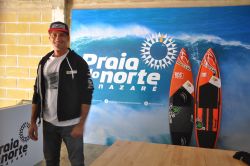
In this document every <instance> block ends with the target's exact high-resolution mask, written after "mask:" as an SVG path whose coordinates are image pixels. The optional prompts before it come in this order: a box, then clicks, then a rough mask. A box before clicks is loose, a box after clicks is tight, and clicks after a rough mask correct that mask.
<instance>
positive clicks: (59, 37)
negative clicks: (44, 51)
mask: <svg viewBox="0 0 250 166" xmlns="http://www.w3.org/2000/svg"><path fill="white" fill-rule="evenodd" d="M49 40H50V41H51V43H52V45H53V47H54V50H58V51H60V50H64V49H67V48H68V43H69V35H67V34H66V33H64V32H60V31H52V32H51V33H50V34H49Z"/></svg>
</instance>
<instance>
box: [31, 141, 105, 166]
mask: <svg viewBox="0 0 250 166" xmlns="http://www.w3.org/2000/svg"><path fill="white" fill-rule="evenodd" d="M107 148H108V146H104V145H96V144H84V155H85V166H90V164H91V163H92V162H93V161H94V160H95V159H96V158H97V157H99V156H100V155H101V154H102V153H103V152H104V151H105V150H106V149H107ZM35 166H46V164H45V161H44V160H43V161H41V162H39V163H38V164H36V165H35ZM60 166H70V162H69V159H68V153H67V149H66V147H65V144H64V143H63V144H62V148H61V160H60Z"/></svg>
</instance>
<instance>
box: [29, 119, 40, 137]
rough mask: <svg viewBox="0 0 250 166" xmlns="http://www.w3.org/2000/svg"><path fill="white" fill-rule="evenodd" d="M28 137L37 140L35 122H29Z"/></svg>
mask: <svg viewBox="0 0 250 166" xmlns="http://www.w3.org/2000/svg"><path fill="white" fill-rule="evenodd" d="M29 137H30V138H31V139H32V140H34V141H37V140H38V128H37V125H36V123H31V124H30V127H29Z"/></svg>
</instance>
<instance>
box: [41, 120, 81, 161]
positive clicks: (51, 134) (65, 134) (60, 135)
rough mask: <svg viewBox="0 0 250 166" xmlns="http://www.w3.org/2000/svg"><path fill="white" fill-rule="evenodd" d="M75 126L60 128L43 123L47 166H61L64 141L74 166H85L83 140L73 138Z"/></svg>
mask: <svg viewBox="0 0 250 166" xmlns="http://www.w3.org/2000/svg"><path fill="white" fill-rule="evenodd" d="M73 127H74V125H73V126H66V127H58V126H54V125H53V124H51V123H49V122H46V121H43V153H44V157H45V160H46V166H59V165H60V151H61V143H62V141H63V142H64V143H65V145H66V148H67V151H68V156H69V160H70V163H71V165H72V166H84V154H83V138H82V137H81V138H73V137H71V135H70V133H71V131H72V129H73Z"/></svg>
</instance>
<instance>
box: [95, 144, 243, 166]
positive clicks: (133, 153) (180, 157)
mask: <svg viewBox="0 0 250 166" xmlns="http://www.w3.org/2000/svg"><path fill="white" fill-rule="evenodd" d="M234 154H235V151H228V150H219V149H206V148H198V147H187V146H176V145H166V144H153V143H145V142H131V141H117V142H115V143H114V144H113V145H112V146H111V147H109V148H108V149H107V150H106V151H105V152H104V153H103V154H102V155H101V156H100V157H98V158H97V159H96V160H95V161H94V162H93V163H92V164H91V166H246V164H244V163H243V162H242V161H239V160H236V159H234V158H233V155H234Z"/></svg>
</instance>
